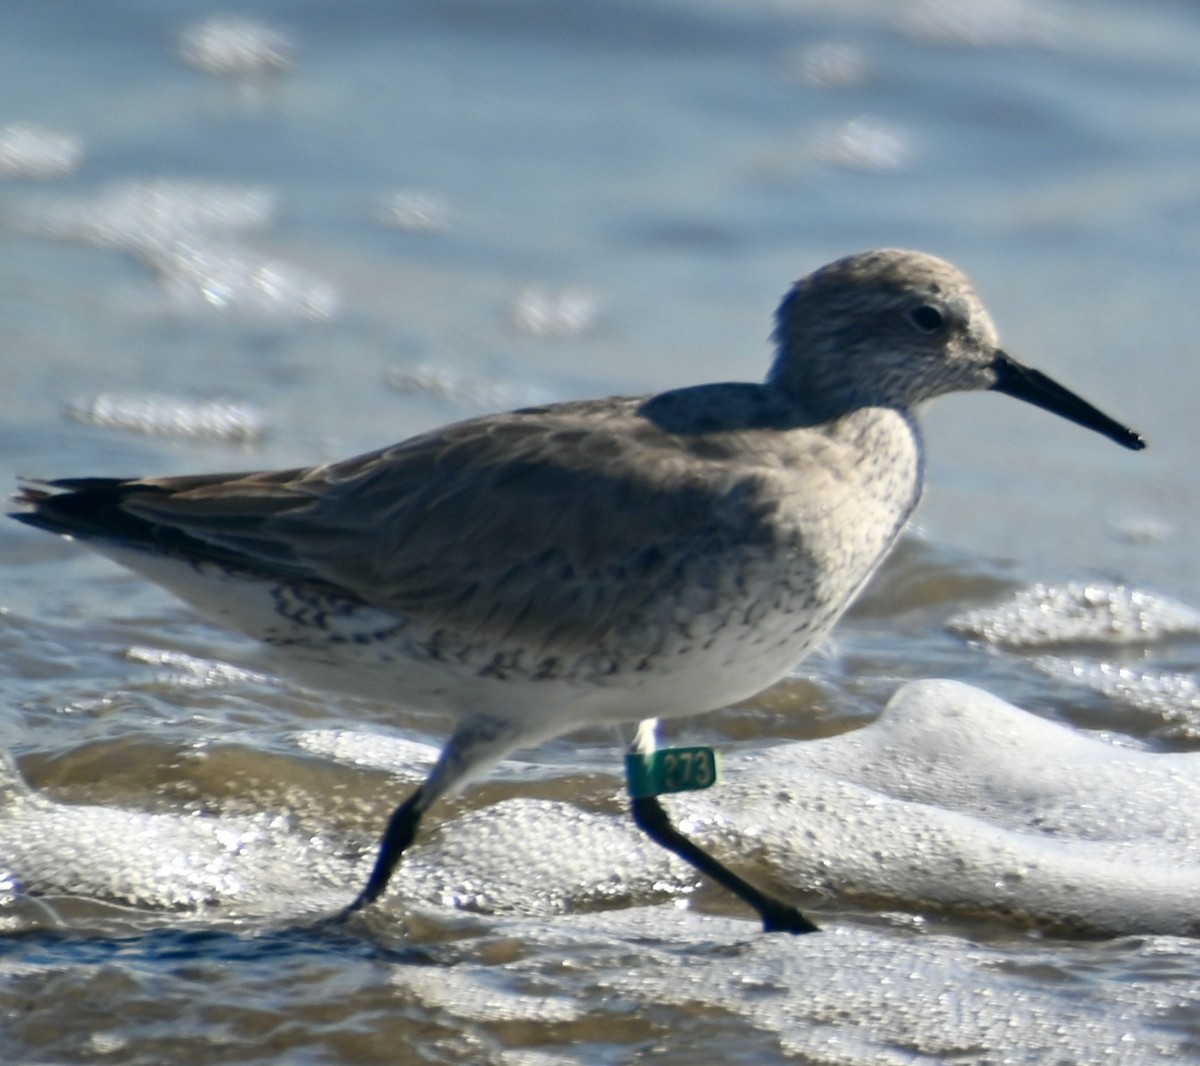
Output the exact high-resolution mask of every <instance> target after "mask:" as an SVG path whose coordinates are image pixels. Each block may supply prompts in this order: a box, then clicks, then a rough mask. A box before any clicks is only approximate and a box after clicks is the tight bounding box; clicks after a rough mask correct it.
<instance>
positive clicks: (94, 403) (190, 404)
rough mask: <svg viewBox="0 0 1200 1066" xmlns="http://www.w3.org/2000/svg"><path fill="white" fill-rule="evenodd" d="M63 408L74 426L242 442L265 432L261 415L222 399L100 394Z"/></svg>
mask: <svg viewBox="0 0 1200 1066" xmlns="http://www.w3.org/2000/svg"><path fill="white" fill-rule="evenodd" d="M65 410H66V414H67V417H68V418H70V419H71V420H72V421H75V422H86V423H87V424H89V425H93V426H102V427H104V428H106V429H125V430H130V431H132V432H134V433H144V434H146V435H147V436H154V437H176V438H181V439H185V440H225V441H232V442H237V443H244V442H248V441H256V440H261V439H262V438H263V437H264V436H265V435H266V432H267V420H266V418H265V416H264V415H263V414H262V412H261V411H258V410H257V409H255V408H253V407H250V406H248V405H246V404H241V403H229V402H226V401H222V400H204V401H200V402H196V401H192V400H185V399H181V398H179V397H173V396H155V395H124V394H121V393H113V392H102V393H100V394H98V395H96V396H90V397H85V398H81V399H78V400H72V401H70V402H69V403H67V405H66V408H65Z"/></svg>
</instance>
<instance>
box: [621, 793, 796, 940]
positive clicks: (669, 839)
mask: <svg viewBox="0 0 1200 1066" xmlns="http://www.w3.org/2000/svg"><path fill="white" fill-rule="evenodd" d="M633 820H634V822H636V823H637V826H638V828H639V829H641V830H642V832H644V833H645V834H646V835H647V836H648V837H649V838H650V839H651V840H653V841H654V842H655V843H656V844H660V845H661V846H662V847H664V848H666V849H667V850H668V851H671V852H674V853H675V854H676V855H678V856H679V857H680V858H681V859H683V861H684V862H687V863H690V864H691V865H692V866H694V867H695V868H696V869H697V870H699V871H700V872H701V873H703V874H707V875H708V876H709V877H711V878H712V879H713V880H714V881H716V882H717V884H719V885H721V886H722V887H723V888H726V889H728V890H729V891H730V892H732V893H733V894H734V895H735V896H737V897H738V899H741V900H743V901H745V902H746V903H748V904H749V905H750V906H751V907H753V908H754V909H755V910H756V911H757V912H758V916H759V917H760V918H761V919H762V923H763V932H764V933H775V932H783V933H815V932H817V929H818V927H817V926H815V925H813V923H812V922H810V921H809V920H808V919H807V918H805V917H804V915H803V914H801V913H800V912H799V911H798V910H797V909H796V908H795V907H793V906H792V905H791V904H790V903H784V902H783V901H782V900H778V899H776V898H775V897H774V896H768V895H767V894H766V893H765V892H761V891H759V890H758V889H757V888H755V887H754V886H753V885H752V884H750V882H749V881H746V880H745V879H744V878H741V877H739V876H738V875H737V874H735V873H734V872H733V871H732V870H730V869H729V868H728V867H727V866H724V865H723V864H722V863H720V862H718V861H717V860H716V859H714V858H713V857H712V856H711V855H709V854H708V852H706V851H704V850H703V849H702V848H700V847H699V846H698V845H696V844H694V843H692V841H690V840H688V838H687V837H685V836H684V835H683V834H682V833H680V832H679V830H678V829H676V828H675V827H674V826H673V825H672V824H671V821H670V819H669V818H668V817H667V812H666V811H665V810H663V806H662V804H661V803H659V802H658V800H657V799H656V798H655V797H654V796H641V797H637V798H635V799H634V800H633Z"/></svg>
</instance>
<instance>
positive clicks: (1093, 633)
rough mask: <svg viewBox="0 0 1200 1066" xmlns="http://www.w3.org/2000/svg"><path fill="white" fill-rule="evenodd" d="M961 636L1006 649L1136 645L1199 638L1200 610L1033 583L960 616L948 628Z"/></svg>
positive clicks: (1096, 586) (1113, 590)
mask: <svg viewBox="0 0 1200 1066" xmlns="http://www.w3.org/2000/svg"><path fill="white" fill-rule="evenodd" d="M946 625H947V627H948V628H949V629H950V631H951V632H953V633H957V634H958V635H959V636H964V637H971V638H974V639H978V640H984V641H986V642H988V643H989V644H999V645H1004V646H1008V647H1033V648H1036V647H1044V646H1048V645H1054V644H1068V643H1077V642H1083V643H1096V644H1140V643H1145V642H1148V641H1154V640H1162V639H1163V638H1165V637H1171V636H1181V635H1183V636H1196V635H1200V611H1197V610H1195V609H1194V608H1192V607H1188V606H1186V605H1185V604H1182V603H1179V602H1178V601H1176V600H1172V599H1169V598H1167V597H1165V596H1158V595H1155V594H1154V593H1151V592H1144V591H1141V590H1139V589H1133V588H1130V587H1129V586H1127V585H1120V584H1108V583H1105V582H1092V583H1090V584H1082V583H1078V582H1069V583H1067V584H1064V585H1043V584H1037V585H1033V586H1031V587H1030V588H1027V589H1022V590H1020V591H1019V592H1018V593H1017V594H1016V595H1015V596H1014V597H1013V598H1012V600H1011V601H1010V602H1009V603H1004V604H998V605H996V606H994V607H983V608H979V609H977V610H972V611H964V612H963V613H961V614H957V615H955V616H954V617H953V618H951V619H950V620H949V621H948V622H947V623H946Z"/></svg>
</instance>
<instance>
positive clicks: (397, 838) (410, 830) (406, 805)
mask: <svg viewBox="0 0 1200 1066" xmlns="http://www.w3.org/2000/svg"><path fill="white" fill-rule="evenodd" d="M423 811H424V807H423V804H422V790H421V789H417V790H416V792H414V793H413V794H412V795H411V796H409V797H408V799H406V800H405V801H404V802H403V803H402V804H400V806H399V807H397V808H396V809H395V811H393V812H392V817H391V818H390V819H388V824H387V829H386V830H384V833H383V839H382V840H381V841H380V842H379V854H378V855H377V856H376V857H375V868H374V869H373V870H372V871H371V876H370V877H369V878H368V879H367V884H366V887H365V888H363V890H362V891H361V892H360V893H359V894H358V896H357V897H356V898H355V900H354V902H353V903H351V904H350V906H349V907H347V908H346V909H345V910H344V911H342V913H341V914H340V915H339V918H340V919H342V920H345V919H346V918H349V917H350V915H352V914H353V913H354V912H355V911H358V910H361V909H362V908H363V907H365V906H366V905H367V904H368V903H374V902H375V900H377V899H378V898H379V896H380V895H381V894H382V892H383V890H384V889H385V888H387V884H388V881H390V880H391V877H392V872H393V871H394V870H395V869H396V866H397V864H398V863H399V862H400V856H401V855H403V854H404V849H405V848H407V847H408V846H409V844H411V843H412V842H413V837H415V836H416V835H417V826H419V825H420V824H421V814H422V813H423Z"/></svg>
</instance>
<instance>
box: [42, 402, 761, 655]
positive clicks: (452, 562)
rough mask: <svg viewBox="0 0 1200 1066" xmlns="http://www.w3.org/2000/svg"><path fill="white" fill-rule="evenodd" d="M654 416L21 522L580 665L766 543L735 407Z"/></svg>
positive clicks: (525, 419) (100, 490)
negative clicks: (579, 648) (564, 650)
mask: <svg viewBox="0 0 1200 1066" xmlns="http://www.w3.org/2000/svg"><path fill="white" fill-rule="evenodd" d="M726 388H728V386H726ZM664 395H667V396H670V395H672V394H664ZM652 402H653V401H652ZM647 406H648V405H647V403H646V401H644V400H642V399H636V398H634V399H609V400H600V401H583V402H580V403H569V404H558V405H554V406H551V407H545V408H535V409H529V410H526V411H519V412H513V413H511V414H506V415H497V416H490V417H485V418H480V419H475V420H472V421H469V422H463V423H458V424H456V425H453V426H449V427H446V428H445V429H442V430H439V431H436V432H434V433H430V434H426V435H424V436H421V437H416V438H413V439H412V440H409V441H406V442H404V443H401V444H398V445H395V446H393V447H391V448H387V449H384V450H381V451H377V452H372V453H369V454H367V455H363V456H359V457H356V458H354V459H350V460H346V461H345V462H341V463H334V464H328V465H325V466H319V467H313V468H308V469H300V470H289V471H279V472H270V473H261V474H250V475H212V476H200V477H189V478H165V479H156V480H154V479H152V480H144V481H109V480H75V481H64V482H56V483H52V484H51V485H50V486H48V487H40V488H39V487H31V488H29V489H27V490H26V497H25V502H26V504H27V506H29V507H30V508H32V511H31V512H27V513H26V515H24V516H22V517H23V518H24V520H26V521H32V524H35V525H42V526H43V527H44V528H53V529H55V530H56V531H58V532H64V533H70V534H73V535H76V536H80V537H85V538H86V537H93V538H100V539H108V540H124V541H125V542H127V543H130V544H133V545H135V546H141V547H144V548H147V549H149V550H153V551H159V552H164V553H170V554H177V555H181V556H184V557H187V558H190V559H194V560H209V561H212V562H217V563H220V564H222V565H225V566H229V567H232V568H234V569H239V570H242V571H246V572H250V573H254V574H257V575H261V576H266V577H270V578H275V579H282V580H285V581H290V582H293V583H297V584H302V585H303V584H307V585H311V586H314V587H317V588H319V589H321V590H323V591H326V592H331V593H333V594H336V595H339V596H342V597H345V598H348V599H351V600H354V601H358V602H361V603H365V604H370V605H373V606H378V607H383V608H387V609H390V610H393V611H396V612H398V613H400V614H402V615H404V616H406V617H413V618H417V619H420V620H422V621H423V622H425V623H426V624H430V625H434V624H452V625H453V626H454V627H455V628H457V629H460V630H462V629H467V630H472V631H477V632H481V633H487V634H489V635H491V636H493V637H501V638H503V637H507V636H522V637H530V636H533V637H535V638H541V639H554V640H556V641H558V642H560V643H561V642H563V641H570V642H572V643H577V644H579V645H584V644H587V643H589V642H591V641H594V640H595V639H596V637H597V635H598V634H602V633H603V632H605V631H607V630H609V629H611V628H612V627H613V626H619V625H622V624H626V623H628V622H629V621H630V620H631V619H634V618H636V616H638V614H639V613H640V612H643V611H644V609H645V605H646V604H647V603H648V602H649V601H651V600H653V599H654V598H655V597H664V596H666V597H678V596H679V594H680V590H681V589H683V588H684V586H689V587H690V588H691V590H692V591H693V592H694V591H695V590H696V589H698V588H699V589H707V591H708V592H709V593H710V594H711V595H713V596H714V597H715V596H717V595H718V594H719V593H720V591H721V590H719V589H718V588H717V587H716V586H717V584H718V583H719V582H720V581H725V582H729V581H731V580H732V581H734V582H735V583H736V573H733V572H732V571H730V570H729V568H728V562H729V557H730V553H736V552H739V551H740V552H745V551H754V550H755V549H763V550H767V549H768V548H769V547H771V546H772V545H773V541H774V538H775V536H776V533H777V530H776V522H775V519H776V513H775V512H776V511H777V510H778V498H777V494H773V493H771V492H764V491H762V490H763V488H764V484H763V483H762V479H763V478H764V477H766V478H769V477H770V471H769V470H768V469H766V468H765V467H764V470H763V471H762V472H761V473H760V474H756V473H755V471H754V470H753V469H751V470H750V471H749V472H748V471H747V464H749V465H750V467H753V465H754V464H753V460H754V456H755V455H757V454H758V453H759V447H758V445H759V444H761V441H756V440H755V435H756V434H759V433H762V432H764V430H762V429H759V428H755V427H753V426H751V427H750V428H747V417H749V416H747V415H745V414H744V413H739V412H738V411H737V410H736V407H737V405H736V404H735V405H734V408H735V409H734V410H733V411H732V419H731V411H730V409H729V403H728V395H726V396H725V397H724V398H723V402H720V403H717V402H715V398H714V402H713V403H711V404H710V403H708V402H707V401H704V398H703V396H701V397H700V402H697V401H696V399H695V398H693V400H692V402H691V403H690V404H687V403H685V404H683V405H682V406H681V408H680V410H682V411H683V412H685V413H686V420H688V425H686V426H685V425H683V424H682V423H680V420H679V419H678V418H676V419H675V423H674V424H673V423H672V421H671V418H670V417H661V418H655V417H647V413H646V408H647ZM668 406H669V405H668ZM709 408H711V411H710V410H709ZM664 410H665V409H664ZM667 413H668V414H669V411H668V412H667ZM754 417H759V416H757V415H755V416H754ZM697 426H701V427H702V429H703V431H689V432H681V431H680V430H681V429H689V430H695V429H696V427H697ZM764 454H766V453H764ZM730 458H736V459H738V460H739V461H738V462H737V463H730V462H729V461H728V460H729V459H730ZM51 489H53V490H58V491H56V492H52V491H50V490H51ZM38 518H40V520H37V519H38ZM718 558H721V559H722V560H723V566H722V567H721V568H718V567H716V566H715V560H716V559H718ZM706 568H707V569H706ZM725 591H726V592H728V590H725Z"/></svg>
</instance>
